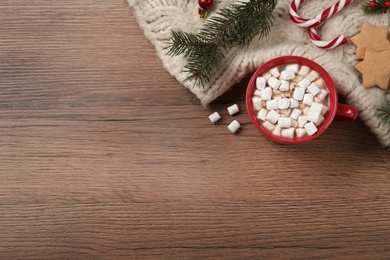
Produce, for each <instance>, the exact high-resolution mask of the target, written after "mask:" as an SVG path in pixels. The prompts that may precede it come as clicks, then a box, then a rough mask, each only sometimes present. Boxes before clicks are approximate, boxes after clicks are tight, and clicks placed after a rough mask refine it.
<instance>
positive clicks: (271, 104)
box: [267, 99, 278, 110]
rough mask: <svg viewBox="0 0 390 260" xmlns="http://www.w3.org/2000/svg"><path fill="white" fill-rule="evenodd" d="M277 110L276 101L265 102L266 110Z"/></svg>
mask: <svg viewBox="0 0 390 260" xmlns="http://www.w3.org/2000/svg"><path fill="white" fill-rule="evenodd" d="M272 109H278V100H276V99H272V100H268V101H267V110H272Z"/></svg>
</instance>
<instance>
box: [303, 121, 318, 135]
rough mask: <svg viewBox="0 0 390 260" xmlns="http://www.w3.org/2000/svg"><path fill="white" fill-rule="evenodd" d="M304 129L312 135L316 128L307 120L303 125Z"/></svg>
mask: <svg viewBox="0 0 390 260" xmlns="http://www.w3.org/2000/svg"><path fill="white" fill-rule="evenodd" d="M305 130H306V133H307V134H308V135H314V134H315V133H317V131H318V129H317V127H316V126H315V124H314V123H313V122H309V123H307V124H306V125H305Z"/></svg>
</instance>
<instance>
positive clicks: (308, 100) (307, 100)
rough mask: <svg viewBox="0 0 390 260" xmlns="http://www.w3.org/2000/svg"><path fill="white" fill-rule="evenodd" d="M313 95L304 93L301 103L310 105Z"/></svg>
mask: <svg viewBox="0 0 390 260" xmlns="http://www.w3.org/2000/svg"><path fill="white" fill-rule="evenodd" d="M313 98H314V97H313V95H312V94H305V95H304V96H303V101H302V103H303V104H305V105H308V106H311V104H312V103H313Z"/></svg>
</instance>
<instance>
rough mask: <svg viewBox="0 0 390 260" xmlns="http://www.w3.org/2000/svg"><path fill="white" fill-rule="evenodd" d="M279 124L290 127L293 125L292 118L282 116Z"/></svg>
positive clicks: (282, 126) (281, 126)
mask: <svg viewBox="0 0 390 260" xmlns="http://www.w3.org/2000/svg"><path fill="white" fill-rule="evenodd" d="M278 126H279V127H280V128H289V127H290V126H291V118H289V117H281V118H279V120H278Z"/></svg>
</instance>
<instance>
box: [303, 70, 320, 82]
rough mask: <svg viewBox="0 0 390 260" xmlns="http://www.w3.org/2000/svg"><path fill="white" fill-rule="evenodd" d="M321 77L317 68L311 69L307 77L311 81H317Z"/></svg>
mask: <svg viewBox="0 0 390 260" xmlns="http://www.w3.org/2000/svg"><path fill="white" fill-rule="evenodd" d="M319 77H320V74H319V73H318V72H317V71H315V70H312V71H310V73H309V74H308V75H307V76H306V78H307V79H308V80H310V81H311V82H313V81H316V80H317V79H318V78H319Z"/></svg>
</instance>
